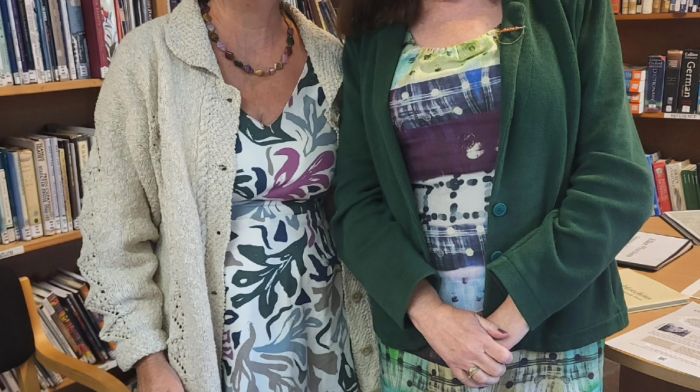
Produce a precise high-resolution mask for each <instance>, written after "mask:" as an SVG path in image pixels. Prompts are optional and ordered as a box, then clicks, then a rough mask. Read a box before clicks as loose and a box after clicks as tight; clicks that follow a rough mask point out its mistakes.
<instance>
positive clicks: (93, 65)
mask: <svg viewBox="0 0 700 392" xmlns="http://www.w3.org/2000/svg"><path fill="white" fill-rule="evenodd" d="M81 5H82V8H83V20H84V23H85V36H86V39H87V45H88V55H89V58H90V76H91V77H93V78H98V79H103V78H104V77H105V75H106V74H107V68H108V67H109V57H108V56H107V45H106V44H105V31H104V25H103V24H102V23H103V22H104V21H103V20H102V9H101V7H100V1H99V0H81Z"/></svg>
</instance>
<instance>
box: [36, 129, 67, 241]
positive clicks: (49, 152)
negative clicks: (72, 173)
mask: <svg viewBox="0 0 700 392" xmlns="http://www.w3.org/2000/svg"><path fill="white" fill-rule="evenodd" d="M37 138H38V139H39V140H41V141H42V142H43V143H44V148H45V151H46V164H47V170H48V175H49V190H50V192H51V200H50V202H51V212H52V216H53V221H54V228H55V230H56V232H57V233H61V232H64V230H63V224H62V222H61V207H60V205H59V203H58V190H57V188H56V169H55V167H54V162H55V161H54V159H53V148H52V147H51V140H49V138H48V137H44V136H38V137H37ZM66 231H67V230H66Z"/></svg>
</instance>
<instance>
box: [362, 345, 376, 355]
mask: <svg viewBox="0 0 700 392" xmlns="http://www.w3.org/2000/svg"><path fill="white" fill-rule="evenodd" d="M372 351H374V350H373V349H372V346H365V347H364V348H363V349H362V351H361V352H362V355H364V356H366V357H367V356H370V355H371V354H372Z"/></svg>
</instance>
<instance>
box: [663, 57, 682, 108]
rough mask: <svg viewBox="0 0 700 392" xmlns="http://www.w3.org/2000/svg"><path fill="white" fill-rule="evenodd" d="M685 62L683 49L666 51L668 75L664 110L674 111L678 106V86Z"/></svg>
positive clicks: (665, 83)
mask: <svg viewBox="0 0 700 392" xmlns="http://www.w3.org/2000/svg"><path fill="white" fill-rule="evenodd" d="M682 62H683V51H682V50H669V51H667V52H666V75H665V80H664V112H666V113H673V112H675V111H676V109H677V108H678V87H679V84H678V82H679V80H680V75H681V64H682Z"/></svg>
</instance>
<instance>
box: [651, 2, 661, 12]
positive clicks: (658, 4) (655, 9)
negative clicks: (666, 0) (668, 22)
mask: <svg viewBox="0 0 700 392" xmlns="http://www.w3.org/2000/svg"><path fill="white" fill-rule="evenodd" d="M661 3H662V1H661V0H653V4H652V13H654V14H658V13H660V12H661Z"/></svg>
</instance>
